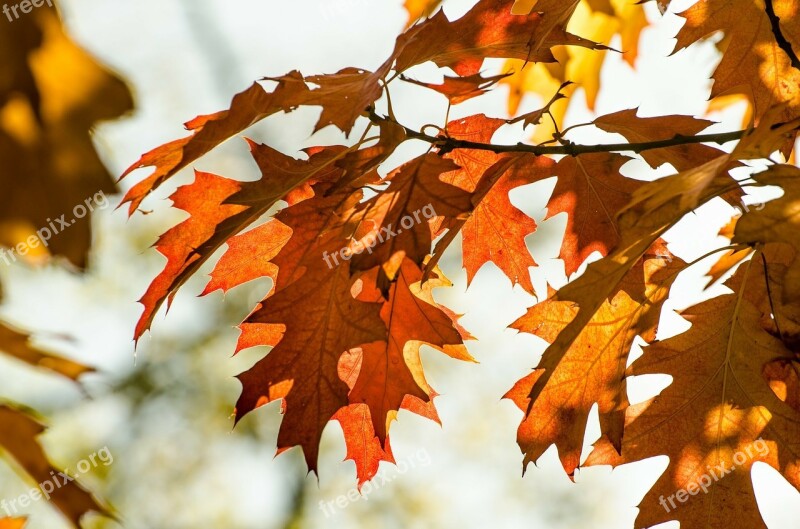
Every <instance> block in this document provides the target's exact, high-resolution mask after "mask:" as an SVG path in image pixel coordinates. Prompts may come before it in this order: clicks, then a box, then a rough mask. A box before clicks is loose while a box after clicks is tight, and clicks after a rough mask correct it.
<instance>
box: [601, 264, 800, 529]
mask: <svg viewBox="0 0 800 529" xmlns="http://www.w3.org/2000/svg"><path fill="white" fill-rule="evenodd" d="M763 273H764V269H763V268H762V267H761V266H760V259H751V260H750V261H748V262H747V263H745V264H744V265H743V266H742V267H740V268H739V270H738V271H737V273H736V275H735V276H734V277H733V278H731V279H730V280H729V281H727V282H726V285H727V286H728V287H729V288H731V290H732V293H730V294H725V295H723V296H720V297H717V298H713V299H711V300H709V301H706V302H703V303H701V304H699V305H696V306H694V307H692V308H690V309H687V310H685V311H684V312H683V313H682V315H683V317H684V318H686V319H687V320H688V321H689V322H690V323H691V324H692V327H691V328H690V329H689V330H688V331H687V332H685V333H683V334H680V335H678V336H675V337H674V338H670V339H667V340H664V341H660V342H657V343H655V344H653V345H651V346H649V347H646V348H645V350H644V355H643V356H642V357H641V358H640V359H639V360H637V361H636V362H634V364H633V365H632V366H631V369H630V372H629V375H635V376H641V375H648V374H657V373H663V374H667V375H670V376H671V377H672V378H673V382H672V384H671V385H670V386H669V387H667V389H665V390H664V391H663V392H662V393H661V395H659V396H658V397H656V398H653V399H650V400H648V401H646V402H644V403H641V404H638V405H635V406H632V407H631V408H629V410H628V417H627V419H626V426H625V439H624V442H623V446H622V451H621V455H620V454H617V453H616V450H614V449H613V448H611V447H610V446H609V443H608V442H607V440H605V439H602V438H601V440H600V441H599V442H598V443H597V444H596V445H595V450H594V451H593V452H592V454H591V455H590V456H589V459H588V460H587V464H588V465H596V464H608V463H611V464H613V465H618V464H622V463H625V462H629V461H638V460H641V459H644V458H647V457H652V456H655V455H660V454H664V455H667V456H669V458H670V463H669V466H668V467H667V470H666V471H665V472H664V473H663V474H662V475H661V477H660V478H659V480H658V481H657V482H656V484H655V486H654V487H653V488H652V489H651V490H650V492H649V493H648V494H647V496H645V498H644V500H643V502H642V504H641V505H640V507H639V508H640V514H639V517H638V518H637V520H636V527H649V526H652V525H655V524H658V523H662V522H665V521H668V520H672V519H677V520H679V521H680V522H681V525H685V526H689V527H694V526H701V525H705V524H707V523H708V520H709V519H711V518H712V517H713V519H714V527H742V528H744V527H748V528H749V527H766V526H765V525H764V523H763V522H762V521H761V518H760V516H759V514H758V507H757V506H756V502H755V496H754V495H753V488H752V487H753V486H752V482H751V479H750V469H751V467H752V465H753V463H755V462H757V461H762V462H764V463H767V464H769V465H770V466H772V467H774V468H776V469H778V470H779V471H781V472H782V473H783V475H784V477H785V478H786V479H787V480H788V481H789V482H790V483H792V484H793V485H794V486H795V487H798V486H800V478H799V477H798V473H797V468H798V462H799V461H798V459H799V458H800V443H798V441H797V439H798V438H800V437H798V434H800V414H798V410H797V409H796V408H793V407H792V406H790V405H788V404H787V403H786V402H784V401H782V400H781V399H780V398H779V396H778V395H776V393H775V392H774V391H773V390H772V389H771V383H774V382H775V381H776V378H775V376H774V375H770V377H769V378H768V377H767V376H765V374H764V370H765V369H767V368H768V367H769V366H772V365H774V362H775V361H777V360H780V359H784V360H785V361H791V360H792V359H793V358H794V355H793V354H792V353H791V352H790V351H789V350H787V349H786V348H785V347H784V346H783V344H782V343H781V341H780V340H779V339H778V338H776V337H775V336H773V335H771V334H770V333H769V332H767V331H766V330H765V329H764V328H763V327H762V326H761V325H760V323H759V322H760V320H761V317H762V314H763V312H762V311H763V310H764V309H765V307H764V306H761V307H759V306H756V305H753V304H752V303H751V302H750V301H749V300H748V296H747V295H746V293H747V292H749V291H752V290H756V291H764V290H765V289H766V286H765V285H766V282H765V280H764V276H763ZM766 308H767V310H768V306H767V307H766ZM792 398H794V397H792ZM681 491H683V492H682V493H681ZM686 491H688V492H689V494H687V493H686ZM676 499H677V502H676V501H675V500H676ZM665 505H666V506H665Z"/></svg>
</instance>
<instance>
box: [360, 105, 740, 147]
mask: <svg viewBox="0 0 800 529" xmlns="http://www.w3.org/2000/svg"><path fill="white" fill-rule="evenodd" d="M367 112H368V115H369V119H370V121H372V122H373V123H382V122H390V123H394V124H396V125H399V126H401V127H403V129H404V130H405V132H406V135H407V136H408V137H409V138H413V139H417V140H422V141H425V142H428V143H430V144H431V145H434V146H436V147H439V149H440V151H441V152H443V153H447V152H450V151H452V150H453V149H476V150H483V151H491V152H494V153H498V154H501V153H506V152H528V153H531V154H536V155H539V156H541V155H545V154H550V155H557V154H564V155H568V156H577V155H579V154H588V153H593V152H625V151H629V152H635V153H640V152H644V151H649V150H654V149H663V148H665V147H675V146H678V145H688V144H692V143H717V144H720V145H721V144H723V143H727V142H729V141H736V140H740V139H742V137H744V136H745V135H746V134H747V133H748V131H747V130H737V131H733V132H722V133H718V134H699V135H697V136H683V135H676V136H674V137H672V138H669V139H666V140H658V141H648V142H641V143H607V144H597V145H579V144H575V143H565V144H563V145H528V144H525V143H518V144H516V145H495V144H492V143H480V142H475V141H468V140H460V139H457V138H450V137H447V136H430V135H428V134H425V133H423V132H419V131H416V130H414V129H410V128H408V127H406V126H404V125H401V124H400V123H397V122H396V121H394V120H392V119H391V118H388V117H385V116H381V115H379V114H376V113H375V109H373V108H369V109H367Z"/></svg>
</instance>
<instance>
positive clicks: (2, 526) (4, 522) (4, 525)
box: [0, 518, 26, 529]
mask: <svg viewBox="0 0 800 529" xmlns="http://www.w3.org/2000/svg"><path fill="white" fill-rule="evenodd" d="M25 522H26V520H25V518H0V529H22V528H23V527H25Z"/></svg>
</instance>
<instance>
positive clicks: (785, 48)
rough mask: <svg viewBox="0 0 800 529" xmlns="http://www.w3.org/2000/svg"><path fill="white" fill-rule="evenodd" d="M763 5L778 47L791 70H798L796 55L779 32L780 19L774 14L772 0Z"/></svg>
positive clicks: (799, 68) (798, 63)
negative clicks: (785, 56)
mask: <svg viewBox="0 0 800 529" xmlns="http://www.w3.org/2000/svg"><path fill="white" fill-rule="evenodd" d="M765 4H766V6H765V7H766V11H767V17H768V18H769V23H770V24H771V25H772V33H773V34H774V35H775V40H776V41H777V42H778V46H780V48H781V49H782V50H783V51H784V52H786V55H788V56H789V60H790V61H791V63H792V68H796V69H798V70H800V59H798V58H797V54H796V53H795V52H794V50H793V49H792V43H791V42H789V41H788V40H786V37H785V36H784V35H783V32H782V31H781V19H780V18H778V15H776V14H775V7H774V6H773V5H772V0H766V2H765Z"/></svg>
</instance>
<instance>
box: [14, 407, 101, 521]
mask: <svg viewBox="0 0 800 529" xmlns="http://www.w3.org/2000/svg"><path fill="white" fill-rule="evenodd" d="M43 431H44V428H43V427H42V425H41V424H39V423H38V422H37V421H35V420H34V419H32V418H30V417H29V416H27V415H25V414H24V413H22V412H21V411H18V410H15V409H13V408H9V407H8V406H0V446H2V447H3V449H5V451H6V452H7V453H8V454H9V455H10V456H11V457H13V458H14V460H15V461H16V462H17V463H19V465H20V466H21V467H22V468H23V469H24V470H25V472H27V473H28V474H29V475H30V476H31V477H32V478H33V479H34V481H35V482H36V483H44V482H46V481H53V480H54V479H58V480H59V482H58V483H59V484H60V485H61V486H59V487H55V490H54V491H53V492H51V493H50V498H49V500H50V501H52V502H53V504H54V505H55V506H56V507H57V508H58V509H59V510H60V511H61V512H62V513H63V514H64V516H66V517H67V519H68V520H69V521H70V522H72V525H73V526H74V527H79V521H80V519H81V517H83V515H84V514H86V513H87V512H89V511H95V512H98V513H100V514H108V513H107V512H106V510H105V509H104V508H103V507H102V506H100V505H99V504H98V503H97V501H95V499H94V498H93V497H92V496H91V495H90V494H89V493H88V492H86V490H85V489H84V488H83V487H81V486H80V485H79V484H78V483H77V482H76V481H72V479H71V478H70V479H67V478H65V477H64V476H63V475H62V474H60V473H59V470H58V469H57V468H55V467H53V466H52V465H51V464H50V462H49V461H48V459H47V456H45V454H44V451H42V448H41V447H40V446H39V443H38V440H37V438H38V436H39V434H41V433H42V432H43ZM54 476H55V477H54Z"/></svg>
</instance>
